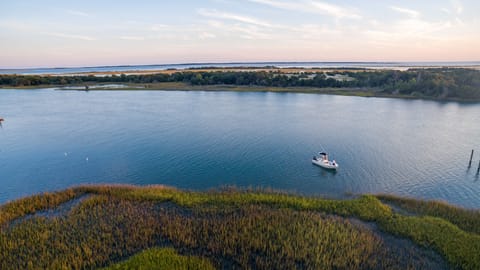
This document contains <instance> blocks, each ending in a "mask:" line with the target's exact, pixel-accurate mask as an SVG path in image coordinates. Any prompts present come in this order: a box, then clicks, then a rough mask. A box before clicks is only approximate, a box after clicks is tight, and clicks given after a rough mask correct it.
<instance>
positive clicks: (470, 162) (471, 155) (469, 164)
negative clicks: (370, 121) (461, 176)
mask: <svg viewBox="0 0 480 270" xmlns="http://www.w3.org/2000/svg"><path fill="white" fill-rule="evenodd" d="M472 158H473V149H472V153H471V154H470V161H469V162H468V167H469V168H470V167H471V166H472Z"/></svg>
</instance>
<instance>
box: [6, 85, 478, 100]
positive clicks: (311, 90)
mask: <svg viewBox="0 0 480 270" xmlns="http://www.w3.org/2000/svg"><path fill="white" fill-rule="evenodd" d="M98 85H99V86H100V84H98ZM63 87H65V86H63V85H41V86H23V87H1V86H0V90H8V89H12V90H28V89H46V88H53V89H55V90H56V91H80V92H87V91H185V92H188V91H205V92H258V93H262V92H263V93H267V92H269V93H294V94H295V93H297V94H318V95H337V96H355V97H366V98H369V97H371V98H397V99H409V100H431V101H444V102H466V103H479V102H480V99H470V100H464V99H455V98H442V99H440V98H434V97H422V96H410V95H400V94H397V95H394V94H387V93H382V92H381V89H373V88H318V87H263V86H245V85H189V84H186V83H155V84H128V85H126V87H124V88H111V87H104V88H103V87H102V88H89V89H88V90H86V88H85V86H84V85H78V87H76V86H69V88H63Z"/></svg>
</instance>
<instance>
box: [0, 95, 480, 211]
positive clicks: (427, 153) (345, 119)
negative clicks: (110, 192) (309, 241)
mask: <svg viewBox="0 0 480 270" xmlns="http://www.w3.org/2000/svg"><path fill="white" fill-rule="evenodd" d="M0 116H1V117H3V118H5V122H4V123H3V127H2V128H0V186H1V189H0V203H3V202H5V201H7V200H11V199H15V198H19V197H21V196H26V195H30V194H33V193H38V192H41V191H49V190H56V189H62V188H65V187H69V186H72V185H76V184H81V183H114V182H115V183H131V184H142V185H143V184H166V185H173V186H177V187H180V188H187V189H199V190H200V189H201V190H204V189H209V188H212V187H219V186H222V185H236V186H240V187H248V186H252V187H272V188H275V189H282V190H288V191H295V192H298V193H302V194H308V195H327V196H330V197H341V196H344V194H345V193H346V192H352V193H364V192H373V193H377V192H387V193H395V194H400V195H409V196H414V197H419V198H427V199H441V200H446V201H449V202H451V203H454V204H457V205H463V206H466V207H473V208H479V207H480V181H479V177H478V176H476V175H475V172H476V167H477V164H478V162H479V158H480V104H460V103H454V102H449V103H440V102H433V101H420V100H401V99H383V98H359V97H343V96H329V95H309V94H285V93H283V94H279V93H234V92H164V91H150V92H149V91H134V92H129V91H118V92H109V91H104V92H102V91H98V92H95V91H90V92H76V91H54V90H22V91H10V90H2V91H0ZM322 148H325V149H326V150H327V151H329V152H330V153H331V154H332V156H333V158H335V159H336V160H337V161H338V162H339V164H340V166H341V168H340V170H339V171H338V172H337V173H330V172H327V171H325V170H323V169H321V168H319V167H316V166H314V165H312V164H311V163H310V159H311V157H312V155H313V154H314V153H315V152H317V151H320V150H322ZM472 148H475V149H476V150H477V152H476V155H475V157H474V165H473V168H471V169H470V170H468V169H467V165H468V159H469V155H470V150H471V149H472Z"/></svg>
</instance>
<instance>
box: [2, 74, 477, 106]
mask: <svg viewBox="0 0 480 270" xmlns="http://www.w3.org/2000/svg"><path fill="white" fill-rule="evenodd" d="M162 82H182V83H187V84H189V85H192V86H201V85H205V86H206V85H236V86H261V87H315V88H339V89H340V88H341V89H345V88H347V89H348V88H351V89H365V90H372V89H375V91H376V93H379V94H381V95H384V96H388V95H391V96H403V97H418V98H433V99H456V100H464V101H477V100H480V71H478V70H474V69H463V68H430V69H409V70H406V71H397V70H346V71H345V70H338V71H335V70H334V71H332V70H329V71H318V70H314V71H312V72H308V71H305V70H302V71H299V72H294V73H284V72H280V71H278V70H277V71H248V70H239V71H232V70H227V71H222V70H216V69H211V70H209V71H202V70H198V71H196V70H184V71H181V70H178V71H176V72H172V73H171V74H167V73H158V74H145V75H125V74H122V75H111V76H93V75H89V76H78V75H73V76H36V75H0V86H1V87H29V86H51V85H54V86H65V85H75V86H83V85H88V84H91V83H129V84H144V85H145V84H152V83H162Z"/></svg>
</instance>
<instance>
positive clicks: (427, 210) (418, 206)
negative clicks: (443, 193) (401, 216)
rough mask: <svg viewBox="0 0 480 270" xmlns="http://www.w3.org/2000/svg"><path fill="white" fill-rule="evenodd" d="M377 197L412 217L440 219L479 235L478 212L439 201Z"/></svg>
mask: <svg viewBox="0 0 480 270" xmlns="http://www.w3.org/2000/svg"><path fill="white" fill-rule="evenodd" d="M377 197H378V198H379V199H380V200H382V201H384V202H387V203H391V204H393V205H395V206H397V207H400V208H401V209H403V210H404V211H407V212H409V213H411V214H413V215H417V216H433V217H440V218H443V219H445V220H446V221H449V222H451V223H452V224H455V225H457V226H458V227H459V228H460V229H462V230H464V231H467V232H472V233H476V234H480V226H479V224H480V211H478V210H472V209H463V208H460V207H455V206H453V205H449V204H447V203H445V202H441V201H420V200H415V199H411V198H402V197H398V196H392V195H378V196H377Z"/></svg>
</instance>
